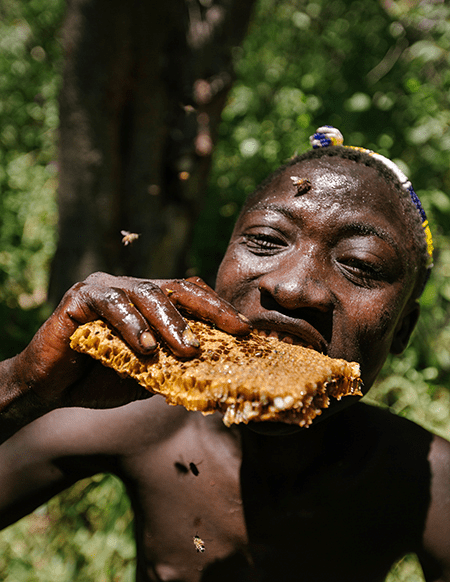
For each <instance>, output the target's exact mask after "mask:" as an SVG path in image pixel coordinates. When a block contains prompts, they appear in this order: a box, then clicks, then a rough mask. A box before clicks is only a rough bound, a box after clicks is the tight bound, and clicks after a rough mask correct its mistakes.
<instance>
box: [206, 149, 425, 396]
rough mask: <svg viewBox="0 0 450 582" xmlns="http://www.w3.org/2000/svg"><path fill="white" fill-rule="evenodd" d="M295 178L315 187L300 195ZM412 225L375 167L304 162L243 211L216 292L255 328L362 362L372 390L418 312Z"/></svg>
mask: <svg viewBox="0 0 450 582" xmlns="http://www.w3.org/2000/svg"><path fill="white" fill-rule="evenodd" d="M296 178H300V179H307V180H309V182H310V184H311V187H310V189H309V190H308V191H307V192H305V193H303V194H300V195H297V187H296V185H295V179H296ZM404 223H405V221H404V219H403V218H402V214H401V207H400V202H399V195H398V193H397V192H396V191H395V190H394V189H393V188H392V187H391V186H390V185H388V184H387V183H386V182H385V180H384V179H383V178H382V177H380V176H379V175H378V174H377V172H376V170H374V169H373V168H369V167H367V166H364V165H362V164H358V163H356V162H353V161H350V160H343V159H340V158H322V159H320V160H317V159H316V160H308V161H305V162H302V163H300V164H296V165H294V166H291V167H289V168H287V170H285V171H284V172H283V173H282V174H281V175H279V176H278V177H277V178H275V180H274V181H272V182H271V184H269V185H268V186H267V187H266V188H265V189H264V190H263V191H262V192H260V193H259V194H258V195H257V196H256V197H255V198H254V199H253V200H252V201H251V203H250V204H249V205H247V207H246V210H245V211H244V212H243V213H242V214H241V216H240V218H239V219H238V222H237V224H236V227H235V229H234V232H233V234H232V237H231V241H230V244H229V246H228V249H227V252H226V254H225V257H224V259H223V261H222V264H221V266H220V269H219V273H218V277H217V285H216V289H217V291H218V293H219V294H220V295H221V296H222V297H224V298H225V299H227V300H228V301H230V302H231V303H232V304H233V305H234V306H235V307H236V308H237V309H239V310H240V312H241V313H243V314H244V315H246V316H247V317H248V318H249V319H250V320H251V322H252V323H253V326H254V328H255V329H257V330H261V331H262V332H265V333H266V334H271V333H272V334H276V335H277V336H278V337H279V338H280V339H285V340H287V341H293V342H294V343H297V342H298V343H301V344H302V345H307V346H311V347H313V348H315V349H317V350H319V351H321V352H323V353H326V354H328V355H329V356H330V357H334V358H345V359H346V360H349V361H357V362H359V363H360V365H361V372H362V378H363V381H364V386H365V389H368V388H369V387H370V386H371V384H372V383H373V381H374V379H375V377H376V376H377V374H378V372H379V371H380V369H381V367H382V365H383V363H384V361H385V359H386V356H387V354H388V353H389V352H390V351H391V352H393V353H400V352H401V351H402V350H403V349H404V348H405V347H406V343H407V340H408V338H409V335H410V333H411V331H412V329H413V327H414V324H415V321H416V319H417V315H418V306H417V304H416V302H414V301H413V300H412V299H411V297H410V296H411V291H412V288H413V284H414V281H415V276H416V275H415V272H414V268H413V267H412V266H411V265H410V263H411V256H412V255H411V245H410V244H409V241H410V239H411V237H410V233H409V232H407V231H406V229H405V226H404Z"/></svg>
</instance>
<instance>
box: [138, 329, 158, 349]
mask: <svg viewBox="0 0 450 582" xmlns="http://www.w3.org/2000/svg"><path fill="white" fill-rule="evenodd" d="M139 341H140V343H141V346H142V347H143V348H144V349H146V350H151V349H153V348H156V345H157V344H156V340H155V338H154V337H153V335H152V334H151V333H150V332H149V331H143V332H142V333H141V335H140V337H139Z"/></svg>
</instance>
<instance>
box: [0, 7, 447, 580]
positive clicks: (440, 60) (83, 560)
mask: <svg viewBox="0 0 450 582" xmlns="http://www.w3.org/2000/svg"><path fill="white" fill-rule="evenodd" d="M64 8H65V4H64V2H63V1H62V0H29V1H23V0H2V2H1V3H0V322H1V328H2V335H1V337H0V357H2V358H5V357H9V356H11V355H14V354H15V353H17V352H18V351H19V350H20V349H21V348H22V347H23V346H24V345H25V344H26V343H27V341H28V340H29V339H30V337H31V335H32V334H33V333H34V331H35V330H36V328H37V327H38V325H39V323H40V322H41V321H42V320H43V318H44V317H45V316H46V315H47V313H48V308H47V307H46V305H45V298H46V288H47V283H48V272H49V264H50V261H51V257H52V255H53V253H54V250H55V246H56V233H55V225H56V220H57V207H56V195H55V193H56V187H57V180H58V168H57V162H56V140H57V128H58V102H57V96H58V91H59V87H60V83H61V71H62V67H63V63H62V58H61V56H62V55H61V46H60V43H59V41H58V30H59V28H60V25H61V20H62V18H63V15H64ZM235 53H236V54H235V64H236V70H237V73H238V80H237V82H236V84H235V85H234V88H233V90H232V92H231V95H230V98H229V102H228V105H227V107H226V109H225V111H224V113H223V123H222V126H221V130H220V141H219V143H218V146H217V149H216V153H215V158H214V159H215V161H214V167H213V171H212V176H211V181H210V188H209V193H208V199H207V203H206V205H205V208H204V212H203V214H202V217H201V220H200V221H199V223H198V226H197V231H196V236H195V241H194V246H193V248H192V251H191V268H192V270H193V272H196V273H198V274H200V275H202V276H204V277H205V278H207V279H211V278H212V277H213V274H214V272H215V269H216V266H217V263H218V261H219V260H220V257H221V255H222V253H223V251H224V248H225V246H226V243H227V239H228V236H229V233H230V229H231V227H232V224H233V221H234V219H235V217H236V213H237V211H238V208H239V206H240V204H241V202H242V200H243V199H244V197H245V196H246V195H247V194H248V193H249V192H250V191H251V190H252V189H253V188H254V187H255V186H256V185H257V184H258V183H259V182H260V181H261V180H262V179H263V178H264V177H265V176H266V175H267V174H268V173H269V172H270V171H271V170H273V169H275V168H276V167H277V166H278V165H280V164H281V163H283V162H285V161H286V160H287V159H289V158H290V157H291V156H292V155H293V154H294V153H296V152H299V153H301V152H302V151H304V150H305V149H307V148H308V147H309V142H308V136H309V135H310V134H311V133H313V131H314V130H315V128H316V127H317V126H319V125H322V124H331V125H335V126H337V127H339V128H340V129H341V131H342V133H343V134H344V136H345V140H346V143H347V144H351V145H360V146H364V147H367V148H371V149H374V150H376V151H378V152H380V153H382V154H384V155H386V156H388V157H390V158H392V159H394V160H395V161H397V162H398V164H399V165H400V166H401V167H402V169H403V170H404V171H405V173H406V174H407V175H408V176H409V177H410V178H411V180H412V182H413V184H414V187H415V190H416V192H417V193H418V194H419V196H420V198H421V200H422V203H423V205H424V207H425V209H426V211H427V213H428V216H429V219H430V223H431V228H432V232H433V238H434V246H435V267H434V270H433V274H432V277H431V280H430V282H429V284H428V286H427V288H426V290H425V293H424V295H423V297H422V300H421V305H422V317H421V321H420V324H419V326H418V328H417V330H416V332H415V334H414V337H413V339H412V342H411V345H410V346H409V348H408V350H407V351H406V353H405V355H404V356H403V357H402V358H398V359H395V360H392V361H391V360H389V361H388V362H387V364H386V366H385V368H384V370H383V373H382V375H381V377H380V380H379V382H378V384H377V386H375V387H374V388H373V389H372V391H371V393H370V395H369V397H368V400H371V401H372V402H375V403H377V404H379V405H383V406H388V407H390V408H391V410H392V411H393V412H395V413H396V414H399V415H402V416H407V417H409V418H411V419H413V420H415V421H416V422H418V423H419V424H421V425H423V426H426V427H427V428H430V429H432V430H433V431H435V432H437V433H439V434H441V435H442V436H444V437H445V438H448V439H450V390H449V389H450V309H449V303H450V277H449V275H450V244H449V242H450V197H449V192H450V188H449V186H450V163H449V162H450V132H449V122H450V66H449V65H450V5H449V4H446V3H444V2H443V1H442V2H441V1H437V0H436V1H432V0H430V1H423V2H416V1H409V2H408V1H398V2H391V1H389V2H388V1H387V0H386V2H380V1H378V0H370V1H363V0H361V1H358V0H355V1H342V0H315V1H311V2H308V1H304V2H300V1H293V0H258V3H257V6H256V11H255V14H254V17H253V19H252V23H251V26H250V30H249V34H248V36H247V39H246V41H245V43H244V45H243V47H242V48H240V49H236V51H235ZM400 160H401V161H400ZM131 519H132V516H131V510H130V507H129V503H128V500H127V498H126V497H125V495H124V494H123V487H122V485H121V483H120V482H119V481H118V480H117V479H115V478H114V477H111V476H109V475H100V476H98V477H96V478H95V479H91V480H86V481H82V482H80V483H78V484H77V485H76V486H74V487H73V488H72V489H69V490H68V491H66V492H65V493H64V494H62V495H60V496H58V497H56V498H54V499H53V500H52V501H51V502H50V503H48V504H47V505H45V506H43V507H42V508H40V509H39V510H38V511H36V512H35V513H34V514H32V515H31V516H29V517H27V518H25V519H23V520H21V521H20V522H19V523H18V524H16V525H14V526H12V527H10V528H8V529H6V530H4V531H3V532H2V533H1V534H0V579H1V580H4V581H5V582H25V581H27V582H31V581H48V580H55V579H57V580H59V581H60V582H63V581H69V580H70V581H75V580H80V581H81V580H83V581H90V580H92V581H94V580H95V581H96V582H103V581H116V580H121V581H125V582H126V581H128V580H130V581H131V580H132V579H133V576H134V544H133V537H132V525H131ZM388 580H389V582H394V581H400V580H405V581H406V580H408V581H409V582H414V581H423V576H422V574H421V571H420V567H418V566H417V563H416V560H415V558H414V556H408V557H406V558H405V559H404V560H402V561H401V562H400V563H399V564H398V565H396V566H395V567H394V568H393V570H392V572H391V574H390V575H389V578H388Z"/></svg>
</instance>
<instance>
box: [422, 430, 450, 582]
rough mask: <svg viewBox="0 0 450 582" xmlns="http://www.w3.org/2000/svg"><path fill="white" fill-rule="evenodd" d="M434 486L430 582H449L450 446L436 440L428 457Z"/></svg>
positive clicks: (427, 549)
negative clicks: (433, 581)
mask: <svg viewBox="0 0 450 582" xmlns="http://www.w3.org/2000/svg"><path fill="white" fill-rule="evenodd" d="M429 464H430V473H431V486H430V495H429V506H428V512H427V516H426V522H425V529H424V535H423V548H422V552H423V557H421V562H422V563H423V564H424V565H425V566H424V571H425V573H427V572H426V570H429V571H430V575H429V576H428V578H427V579H430V580H436V581H439V582H444V581H445V582H449V581H450V443H449V442H448V441H446V440H445V439H443V438H441V437H439V436H433V440H432V443H431V447H430V453H429Z"/></svg>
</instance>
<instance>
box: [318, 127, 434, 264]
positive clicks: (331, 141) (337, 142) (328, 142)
mask: <svg viewBox="0 0 450 582" xmlns="http://www.w3.org/2000/svg"><path fill="white" fill-rule="evenodd" d="M309 141H310V142H311V145H312V147H313V148H314V149H317V148H326V147H328V146H343V147H346V148H349V149H353V150H358V151H361V152H365V153H366V154H369V155H370V156H373V157H374V158H375V159H377V160H379V161H380V162H382V163H383V164H384V165H385V166H387V167H388V168H389V169H390V170H391V172H392V173H393V174H394V175H395V176H396V177H397V178H398V180H399V182H400V184H401V186H402V188H403V189H404V190H406V191H407V192H408V194H409V195H410V196H411V200H412V201H413V203H414V206H415V207H416V208H417V210H418V211H419V214H420V217H421V219H422V227H423V230H424V233H425V238H426V241H427V251H428V263H427V267H428V268H431V267H432V266H433V239H432V237H431V230H430V227H429V225H428V220H427V215H426V214H425V210H424V209H423V206H422V204H421V202H420V200H419V197H418V196H417V194H416V193H415V192H414V189H413V187H412V184H411V182H410V181H409V180H408V178H407V177H406V176H405V174H404V173H403V172H402V171H401V170H400V168H399V167H398V166H397V165H396V164H395V163H394V162H393V161H392V160H390V159H389V158H386V157H385V156H382V155H381V154H377V153H376V152H373V151H372V150H367V149H365V148H361V147H356V146H344V145H343V144H344V137H343V135H342V133H341V132H340V131H339V130H338V129H336V128H335V127H332V126H331V125H324V126H322V127H319V128H318V129H317V130H316V133H315V134H314V135H312V136H311V137H310V138H309Z"/></svg>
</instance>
